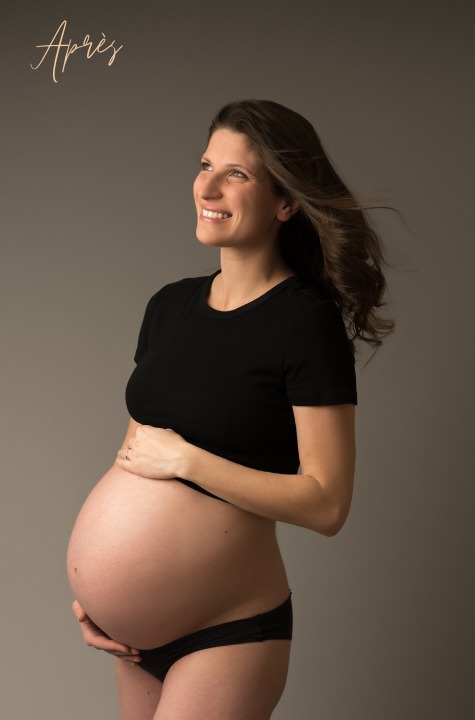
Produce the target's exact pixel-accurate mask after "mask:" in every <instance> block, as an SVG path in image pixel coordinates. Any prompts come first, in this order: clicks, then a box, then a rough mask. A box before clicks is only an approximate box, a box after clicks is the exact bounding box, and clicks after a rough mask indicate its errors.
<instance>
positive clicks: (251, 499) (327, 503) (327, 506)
mask: <svg viewBox="0 0 475 720" xmlns="http://www.w3.org/2000/svg"><path fill="white" fill-rule="evenodd" d="M293 411H294V417H295V425H296V430H297V441H298V449H299V457H300V465H301V470H302V474H301V475H287V474H281V473H273V472H266V471H263V470H254V469H252V468H249V467H246V466H244V465H239V464H238V463H235V462H232V461H231V460H226V459H225V458H222V457H220V456H218V455H214V454H213V453H210V452H207V451H206V450H203V449H201V448H199V447H196V446H195V445H192V444H191V443H187V442H186V441H184V440H183V438H181V436H180V435H177V434H176V433H174V432H171V431H170V430H169V429H166V430H165V429H163V428H152V427H150V426H141V427H140V428H139V429H138V432H137V433H136V436H135V438H133V439H132V440H130V442H129V447H132V449H131V451H130V452H129V457H130V460H128V461H127V460H125V450H120V451H119V453H118V459H117V463H118V464H119V465H120V466H121V467H123V468H124V469H126V470H130V472H134V473H136V474H138V475H144V476H146V477H152V478H157V479H166V478H167V477H168V478H171V477H180V478H183V479H184V480H191V481H192V482H195V483H197V484H198V485H200V486H201V487H203V488H204V489H205V490H208V491H209V492H211V493H213V494H214V495H218V496H219V497H221V498H223V499H224V500H227V501H228V502H230V503H232V504H234V505H237V506H238V507H240V508H242V509H243V510H247V511H249V512H252V513H255V514H256V515H261V516H262V517H266V518H269V519H272V520H280V521H282V522H286V523H290V524H292V525H299V526H301V527H305V528H309V529H310V530H315V531H316V532H318V533H321V534H322V535H327V536H332V535H335V534H336V533H337V532H338V531H339V530H340V529H341V528H342V526H343V524H344V522H345V520H346V517H347V515H348V512H349V509H350V504H351V497H352V492H353V478H354V469H355V456H356V452H355V406H354V405H351V404H344V405H331V406H321V407H320V406H319V407H317V406H311V407H307V406H298V407H297V406H294V408H293Z"/></svg>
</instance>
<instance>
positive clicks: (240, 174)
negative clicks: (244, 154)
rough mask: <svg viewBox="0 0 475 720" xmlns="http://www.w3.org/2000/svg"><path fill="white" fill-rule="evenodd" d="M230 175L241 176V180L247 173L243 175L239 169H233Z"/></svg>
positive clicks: (244, 178) (245, 177) (245, 178)
mask: <svg viewBox="0 0 475 720" xmlns="http://www.w3.org/2000/svg"><path fill="white" fill-rule="evenodd" d="M231 175H234V177H237V178H241V179H243V180H247V175H244V173H243V172H241V171H240V170H233V171H232V173H231Z"/></svg>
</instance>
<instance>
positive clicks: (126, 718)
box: [115, 658, 162, 720]
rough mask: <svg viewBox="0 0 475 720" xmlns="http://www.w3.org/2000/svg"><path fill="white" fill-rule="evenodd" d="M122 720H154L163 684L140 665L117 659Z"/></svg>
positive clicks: (116, 667)
mask: <svg viewBox="0 0 475 720" xmlns="http://www.w3.org/2000/svg"><path fill="white" fill-rule="evenodd" d="M115 669H116V678H117V688H118V691H119V708H120V720H153V717H154V715H155V712H156V710H157V705H158V701H159V700H160V695H161V693H162V683H161V682H160V680H157V678H156V677H154V676H153V675H150V673H148V672H146V670H142V668H141V667H140V663H131V662H128V661H127V660H121V659H119V658H117V659H116V664H115Z"/></svg>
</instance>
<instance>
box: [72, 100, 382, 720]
mask: <svg viewBox="0 0 475 720" xmlns="http://www.w3.org/2000/svg"><path fill="white" fill-rule="evenodd" d="M194 200H195V204H196V213H197V230H196V234H197V238H198V240H199V241H200V242H201V243H203V244H204V245H207V246H210V247H218V248H220V268H219V269H218V270H216V271H215V272H213V273H212V274H211V275H205V276H200V277H187V278H184V279H182V280H178V281H175V282H171V283H169V284H166V285H165V286H163V287H162V288H161V289H160V290H159V291H158V292H157V293H156V294H155V295H154V296H153V297H152V298H151V299H150V301H149V303H148V305H147V308H146V311H145V316H144V320H143V323H142V327H141V329H140V334H139V339H138V345H137V350H136V354H135V361H136V367H135V370H134V372H133V373H132V375H131V377H130V379H129V382H128V385H127V389H126V401H127V407H128V410H129V413H130V416H131V419H130V424H129V428H128V431H127V434H126V436H125V440H124V442H123V444H122V447H121V449H120V450H119V452H118V456H117V459H116V461H115V463H114V465H113V466H112V467H111V469H110V470H109V471H108V472H107V473H106V475H105V476H104V477H103V478H102V479H101V480H100V481H99V483H98V484H97V485H96V486H95V487H94V489H93V490H92V492H91V494H90V495H89V497H88V498H87V500H86V502H85V503H84V506H83V507H82V509H81V511H80V513H79V516H78V518H77V521H76V524H75V526H74V530H73V533H72V536H71V540H70V544H69V548H68V558H67V566H68V575H69V579H70V583H71V586H72V589H73V592H74V596H75V601H74V603H73V609H74V613H75V615H76V617H77V619H78V620H79V622H80V625H81V629H82V633H83V637H84V640H85V642H86V643H87V644H88V645H92V646H94V647H96V648H98V649H103V650H105V651H106V652H108V653H111V654H112V655H114V656H115V657H116V661H115V662H116V673H117V682H118V690H119V703H120V713H121V714H120V717H121V720H268V718H270V717H271V714H272V712H273V710H274V708H275V706H276V704H277V703H278V701H279V698H280V696H281V694H282V692H283V689H284V685H285V680H286V676H287V670H288V663H289V652H290V642H291V637H292V605H291V598H290V594H291V593H290V589H289V584H288V580H287V576H286V571H285V568H284V565H283V562H282V558H281V554H280V552H279V547H278V544H277V540H276V535H275V523H276V521H277V520H279V521H281V522H286V523H291V524H293V525H299V526H301V527H305V528H309V529H311V530H314V531H315V532H318V533H321V534H323V535H326V536H332V535H335V533H337V532H338V531H339V530H340V528H341V527H342V526H343V524H344V522H345V519H346V517H347V515H348V512H349V509H350V504H351V497H352V489H353V476H354V463H355V429H354V416H355V405H356V386H355V367H354V342H355V340H360V341H365V342H369V343H371V344H373V345H374V346H377V345H379V344H380V343H381V341H382V337H383V336H384V335H385V334H387V333H388V332H390V331H391V329H392V325H391V323H390V322H389V321H387V320H386V321H385V320H383V319H381V318H379V317H378V316H377V312H376V311H377V308H379V307H381V305H382V302H383V300H382V299H383V295H384V291H385V281H384V276H383V274H382V264H383V258H382V254H381V248H380V243H379V240H378V238H377V236H376V234H375V232H374V231H373V230H372V229H371V228H370V227H369V225H368V222H367V220H366V217H365V213H364V209H363V208H362V206H361V205H360V204H359V203H358V202H357V200H356V199H355V198H354V196H353V195H352V194H351V193H350V191H349V190H348V188H347V187H346V186H345V185H344V183H343V182H342V181H341V179H340V178H339V177H338V175H337V174H336V172H335V170H334V169H333V168H332V166H331V164H330V162H329V160H328V158H327V156H326V154H325V152H324V150H323V149H322V146H321V144H320V141H319V139H318V136H317V134H316V132H315V130H314V129H313V127H312V126H311V125H310V123H309V122H308V121H307V120H305V119H304V118H303V117H302V116H300V115H298V114H297V113H295V112H293V111H292V110H289V109H287V108H285V107H283V106H282V105H279V104H277V103H274V102H271V101H258V100H250V101H241V102H235V103H231V104H229V105H227V106H226V107H224V108H223V109H222V110H221V111H220V112H219V113H218V115H217V116H216V117H215V119H214V120H213V122H212V124H211V128H210V131H209V137H208V146H207V148H206V150H205V152H204V155H203V157H202V159H201V167H200V170H199V173H198V176H197V178H196V180H195V184H194ZM299 465H300V468H301V473H300V474H299V473H298V469H299Z"/></svg>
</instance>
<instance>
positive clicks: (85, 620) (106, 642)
mask: <svg viewBox="0 0 475 720" xmlns="http://www.w3.org/2000/svg"><path fill="white" fill-rule="evenodd" d="M73 613H74V615H75V617H76V620H77V621H78V622H79V623H80V625H81V632H82V637H83V640H84V642H85V644H86V645H89V646H90V647H94V648H96V650H105V652H107V653H110V654H111V655H115V657H120V658H122V659H123V660H128V661H129V662H134V663H136V662H140V660H141V659H142V658H141V657H140V652H139V650H138V649H137V648H130V647H128V645H123V644H122V643H119V642H116V641H115V640H112V638H110V637H109V636H108V635H106V634H105V633H104V632H102V630H101V629H100V628H98V627H97V625H95V624H94V623H93V622H92V620H91V618H90V617H88V616H87V615H86V613H85V612H84V610H83V609H82V607H81V606H80V604H79V603H78V601H77V600H75V601H74V602H73Z"/></svg>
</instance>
